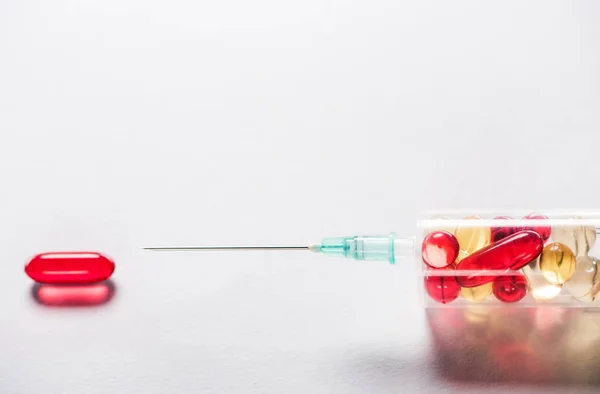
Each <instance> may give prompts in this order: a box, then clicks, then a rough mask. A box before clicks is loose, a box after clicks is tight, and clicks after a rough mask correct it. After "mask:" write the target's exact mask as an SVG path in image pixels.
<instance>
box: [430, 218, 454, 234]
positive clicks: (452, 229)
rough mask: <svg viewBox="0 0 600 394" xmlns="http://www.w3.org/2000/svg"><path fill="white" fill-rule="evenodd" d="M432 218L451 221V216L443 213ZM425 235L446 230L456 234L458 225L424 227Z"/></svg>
mask: <svg viewBox="0 0 600 394" xmlns="http://www.w3.org/2000/svg"><path fill="white" fill-rule="evenodd" d="M429 219H430V220H436V221H437V220H448V221H450V218H449V217H448V216H443V215H435V216H432V217H430V218H429ZM423 230H424V235H427V234H429V233H431V232H434V231H446V232H447V233H450V234H454V233H455V232H456V227H453V226H439V225H438V226H427V227H425V228H424V229H423Z"/></svg>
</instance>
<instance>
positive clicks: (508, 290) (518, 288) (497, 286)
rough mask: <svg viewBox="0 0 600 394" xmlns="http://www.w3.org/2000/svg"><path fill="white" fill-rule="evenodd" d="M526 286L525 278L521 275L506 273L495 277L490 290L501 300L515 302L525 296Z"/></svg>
mask: <svg viewBox="0 0 600 394" xmlns="http://www.w3.org/2000/svg"><path fill="white" fill-rule="evenodd" d="M527 287H528V286H527V279H525V277H524V276H523V275H508V276H499V277H498V278H496V280H494V285H493V287H492V290H493V292H494V295H495V296H496V298H497V299H499V300H500V301H502V302H517V301H520V300H522V299H523V297H525V295H526V294H527Z"/></svg>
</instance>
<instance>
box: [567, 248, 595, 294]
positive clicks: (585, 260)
mask: <svg viewBox="0 0 600 394" xmlns="http://www.w3.org/2000/svg"><path fill="white" fill-rule="evenodd" d="M576 261H577V264H576V266H575V272H574V273H573V276H572V277H571V279H570V280H569V281H568V282H567V283H565V286H564V288H565V290H566V291H568V292H569V293H570V294H571V295H573V297H575V298H578V299H581V300H582V301H587V302H591V301H593V297H588V296H591V293H592V290H593V288H594V285H595V283H596V282H597V280H598V265H597V261H596V258H595V257H590V256H580V257H577V260H576Z"/></svg>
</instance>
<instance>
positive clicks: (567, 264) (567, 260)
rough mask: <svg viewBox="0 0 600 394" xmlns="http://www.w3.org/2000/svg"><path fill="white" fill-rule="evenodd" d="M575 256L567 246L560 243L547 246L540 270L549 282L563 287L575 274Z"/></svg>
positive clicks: (543, 252)
mask: <svg viewBox="0 0 600 394" xmlns="http://www.w3.org/2000/svg"><path fill="white" fill-rule="evenodd" d="M576 264H577V263H576V260H575V255H574V254H573V252H572V251H571V249H569V248H568V247H567V246H565V245H563V244H560V243H558V242H553V243H551V244H548V245H546V247H544V250H543V251H542V256H541V259H540V270H541V271H542V274H543V275H544V277H545V278H546V279H547V280H548V282H550V283H552V284H555V285H562V284H564V283H565V282H567V281H568V280H569V279H571V277H572V276H573V274H574V273H575V266H576Z"/></svg>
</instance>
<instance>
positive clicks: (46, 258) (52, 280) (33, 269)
mask: <svg viewBox="0 0 600 394" xmlns="http://www.w3.org/2000/svg"><path fill="white" fill-rule="evenodd" d="M114 270H115V263H114V262H113V261H112V259H110V258H108V257H106V256H104V255H102V254H100V253H96V252H55V253H42V254H38V255H37V256H35V257H33V258H32V259H31V261H29V263H27V265H26V266H25V273H26V274H27V275H28V276H29V277H30V278H31V279H33V280H34V281H36V282H38V283H49V284H90V283H97V282H101V281H103V280H106V279H108V278H110V276H111V275H112V274H113V272H114Z"/></svg>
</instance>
